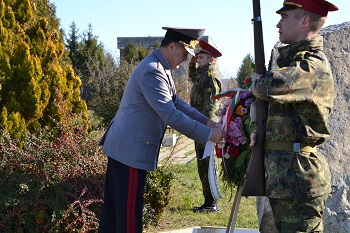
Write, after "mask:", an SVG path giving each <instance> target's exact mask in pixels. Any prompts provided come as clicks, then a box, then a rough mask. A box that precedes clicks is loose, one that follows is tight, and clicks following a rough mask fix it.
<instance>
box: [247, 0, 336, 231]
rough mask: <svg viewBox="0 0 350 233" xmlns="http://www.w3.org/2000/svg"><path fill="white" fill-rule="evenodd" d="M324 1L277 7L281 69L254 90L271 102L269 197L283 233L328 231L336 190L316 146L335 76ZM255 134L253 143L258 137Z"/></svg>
mask: <svg viewBox="0 0 350 233" xmlns="http://www.w3.org/2000/svg"><path fill="white" fill-rule="evenodd" d="M334 10H337V7H336V6H334V5H333V4H331V3H329V2H326V1H324V0H294V1H285V2H284V6H283V7H282V8H281V9H280V10H278V11H277V13H278V14H280V15H281V17H282V18H281V20H280V22H279V23H278V24H277V28H279V33H280V41H281V42H283V43H285V44H288V45H287V46H285V47H282V48H280V49H279V57H278V59H277V64H278V66H279V69H277V70H272V71H269V72H268V73H267V74H266V75H263V76H260V75H258V74H256V73H253V74H252V79H253V84H252V87H251V90H252V93H253V94H254V95H255V96H256V97H257V98H260V99H263V100H266V101H268V102H269V110H268V117H267V123H266V142H265V148H266V151H265V169H266V174H267V177H266V196H267V197H269V201H270V204H271V208H272V212H273V214H274V219H275V225H276V228H277V229H278V231H279V232H283V233H287V232H288V233H289V232H323V222H322V215H323V210H324V207H325V203H326V200H327V198H328V194H329V193H330V192H331V185H330V181H331V175H330V171H329V167H328V164H327V161H326V160H325V158H324V157H323V155H322V154H320V153H319V152H318V151H317V149H316V146H317V145H320V144H321V143H323V142H324V141H325V140H326V139H327V138H328V137H329V130H328V128H327V123H328V117H329V114H330V112H331V109H332V106H333V95H334V93H333V90H334V84H333V77H332V73H331V68H330V65H329V63H328V61H327V58H326V56H325V54H324V52H323V38H322V37H321V36H319V35H318V32H319V30H320V29H321V27H322V25H323V24H324V22H325V19H326V16H327V13H328V11H334ZM256 137H259V135H256V134H255V133H253V134H252V142H251V145H254V142H255V140H256Z"/></svg>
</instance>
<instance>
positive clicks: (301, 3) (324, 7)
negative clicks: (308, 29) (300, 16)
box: [276, 0, 338, 16]
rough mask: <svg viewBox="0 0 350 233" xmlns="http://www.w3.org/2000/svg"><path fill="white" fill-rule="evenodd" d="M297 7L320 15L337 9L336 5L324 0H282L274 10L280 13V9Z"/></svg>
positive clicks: (325, 14)
mask: <svg viewBox="0 0 350 233" xmlns="http://www.w3.org/2000/svg"><path fill="white" fill-rule="evenodd" d="M297 8H300V9H304V10H307V11H310V12H312V13H315V14H318V15H321V16H327V14H328V11H336V10H338V7H337V6H335V5H333V4H332V3H330V2H327V1H325V0H284V2H283V7H282V8H281V9H279V10H278V11H276V13H277V14H281V12H282V11H286V10H292V9H297Z"/></svg>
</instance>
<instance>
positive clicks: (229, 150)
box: [228, 146, 238, 158]
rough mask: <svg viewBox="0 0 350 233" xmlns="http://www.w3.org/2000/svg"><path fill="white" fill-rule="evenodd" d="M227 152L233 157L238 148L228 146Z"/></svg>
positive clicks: (236, 155) (235, 155)
mask: <svg viewBox="0 0 350 233" xmlns="http://www.w3.org/2000/svg"><path fill="white" fill-rule="evenodd" d="M228 154H229V155H231V156H232V157H235V158H236V157H238V148H237V147H235V146H231V147H230V148H228Z"/></svg>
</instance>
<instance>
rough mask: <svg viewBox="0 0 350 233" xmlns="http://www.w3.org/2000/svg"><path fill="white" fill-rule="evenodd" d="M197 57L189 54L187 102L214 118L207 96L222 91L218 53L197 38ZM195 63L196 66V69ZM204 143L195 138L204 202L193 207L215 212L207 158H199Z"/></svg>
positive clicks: (213, 102) (213, 104)
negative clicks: (188, 99)
mask: <svg viewBox="0 0 350 233" xmlns="http://www.w3.org/2000/svg"><path fill="white" fill-rule="evenodd" d="M198 45H199V49H200V50H199V52H198V54H196V55H197V57H195V56H194V57H192V59H191V62H190V64H189V78H190V80H191V82H192V83H193V86H192V90H191V96H190V104H191V106H192V107H194V108H195V109H197V110H198V111H199V112H201V113H202V114H203V115H205V116H206V117H208V118H209V119H211V120H213V121H215V122H216V121H217V119H216V118H217V116H216V114H217V113H218V111H219V103H218V101H216V100H211V99H210V98H211V97H212V96H214V95H217V94H219V93H220V91H221V81H220V77H219V71H218V68H217V64H216V63H215V62H214V60H216V58H217V57H220V56H221V53H220V52H219V51H218V50H217V49H216V48H214V47H213V46H211V45H210V44H208V43H207V42H205V41H202V40H200V41H199V44H198ZM196 63H197V64H198V67H197V68H196ZM204 148H205V144H201V143H198V142H196V141H195V150H196V157H197V166H198V174H199V178H200V181H201V183H202V190H203V196H204V204H203V205H201V206H198V207H194V208H193V209H192V210H193V211H195V212H218V211H219V209H218V206H217V203H216V201H215V200H214V199H213V196H212V194H211V191H210V186H209V180H208V167H209V157H208V158H205V159H202V157H203V153H204Z"/></svg>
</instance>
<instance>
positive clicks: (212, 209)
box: [192, 203, 219, 213]
mask: <svg viewBox="0 0 350 233" xmlns="http://www.w3.org/2000/svg"><path fill="white" fill-rule="evenodd" d="M192 210H193V212H202V213H203V212H204V213H208V212H219V208H218V206H217V204H214V205H208V204H205V203H204V204H203V205H201V206H196V207H193V208H192Z"/></svg>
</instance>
